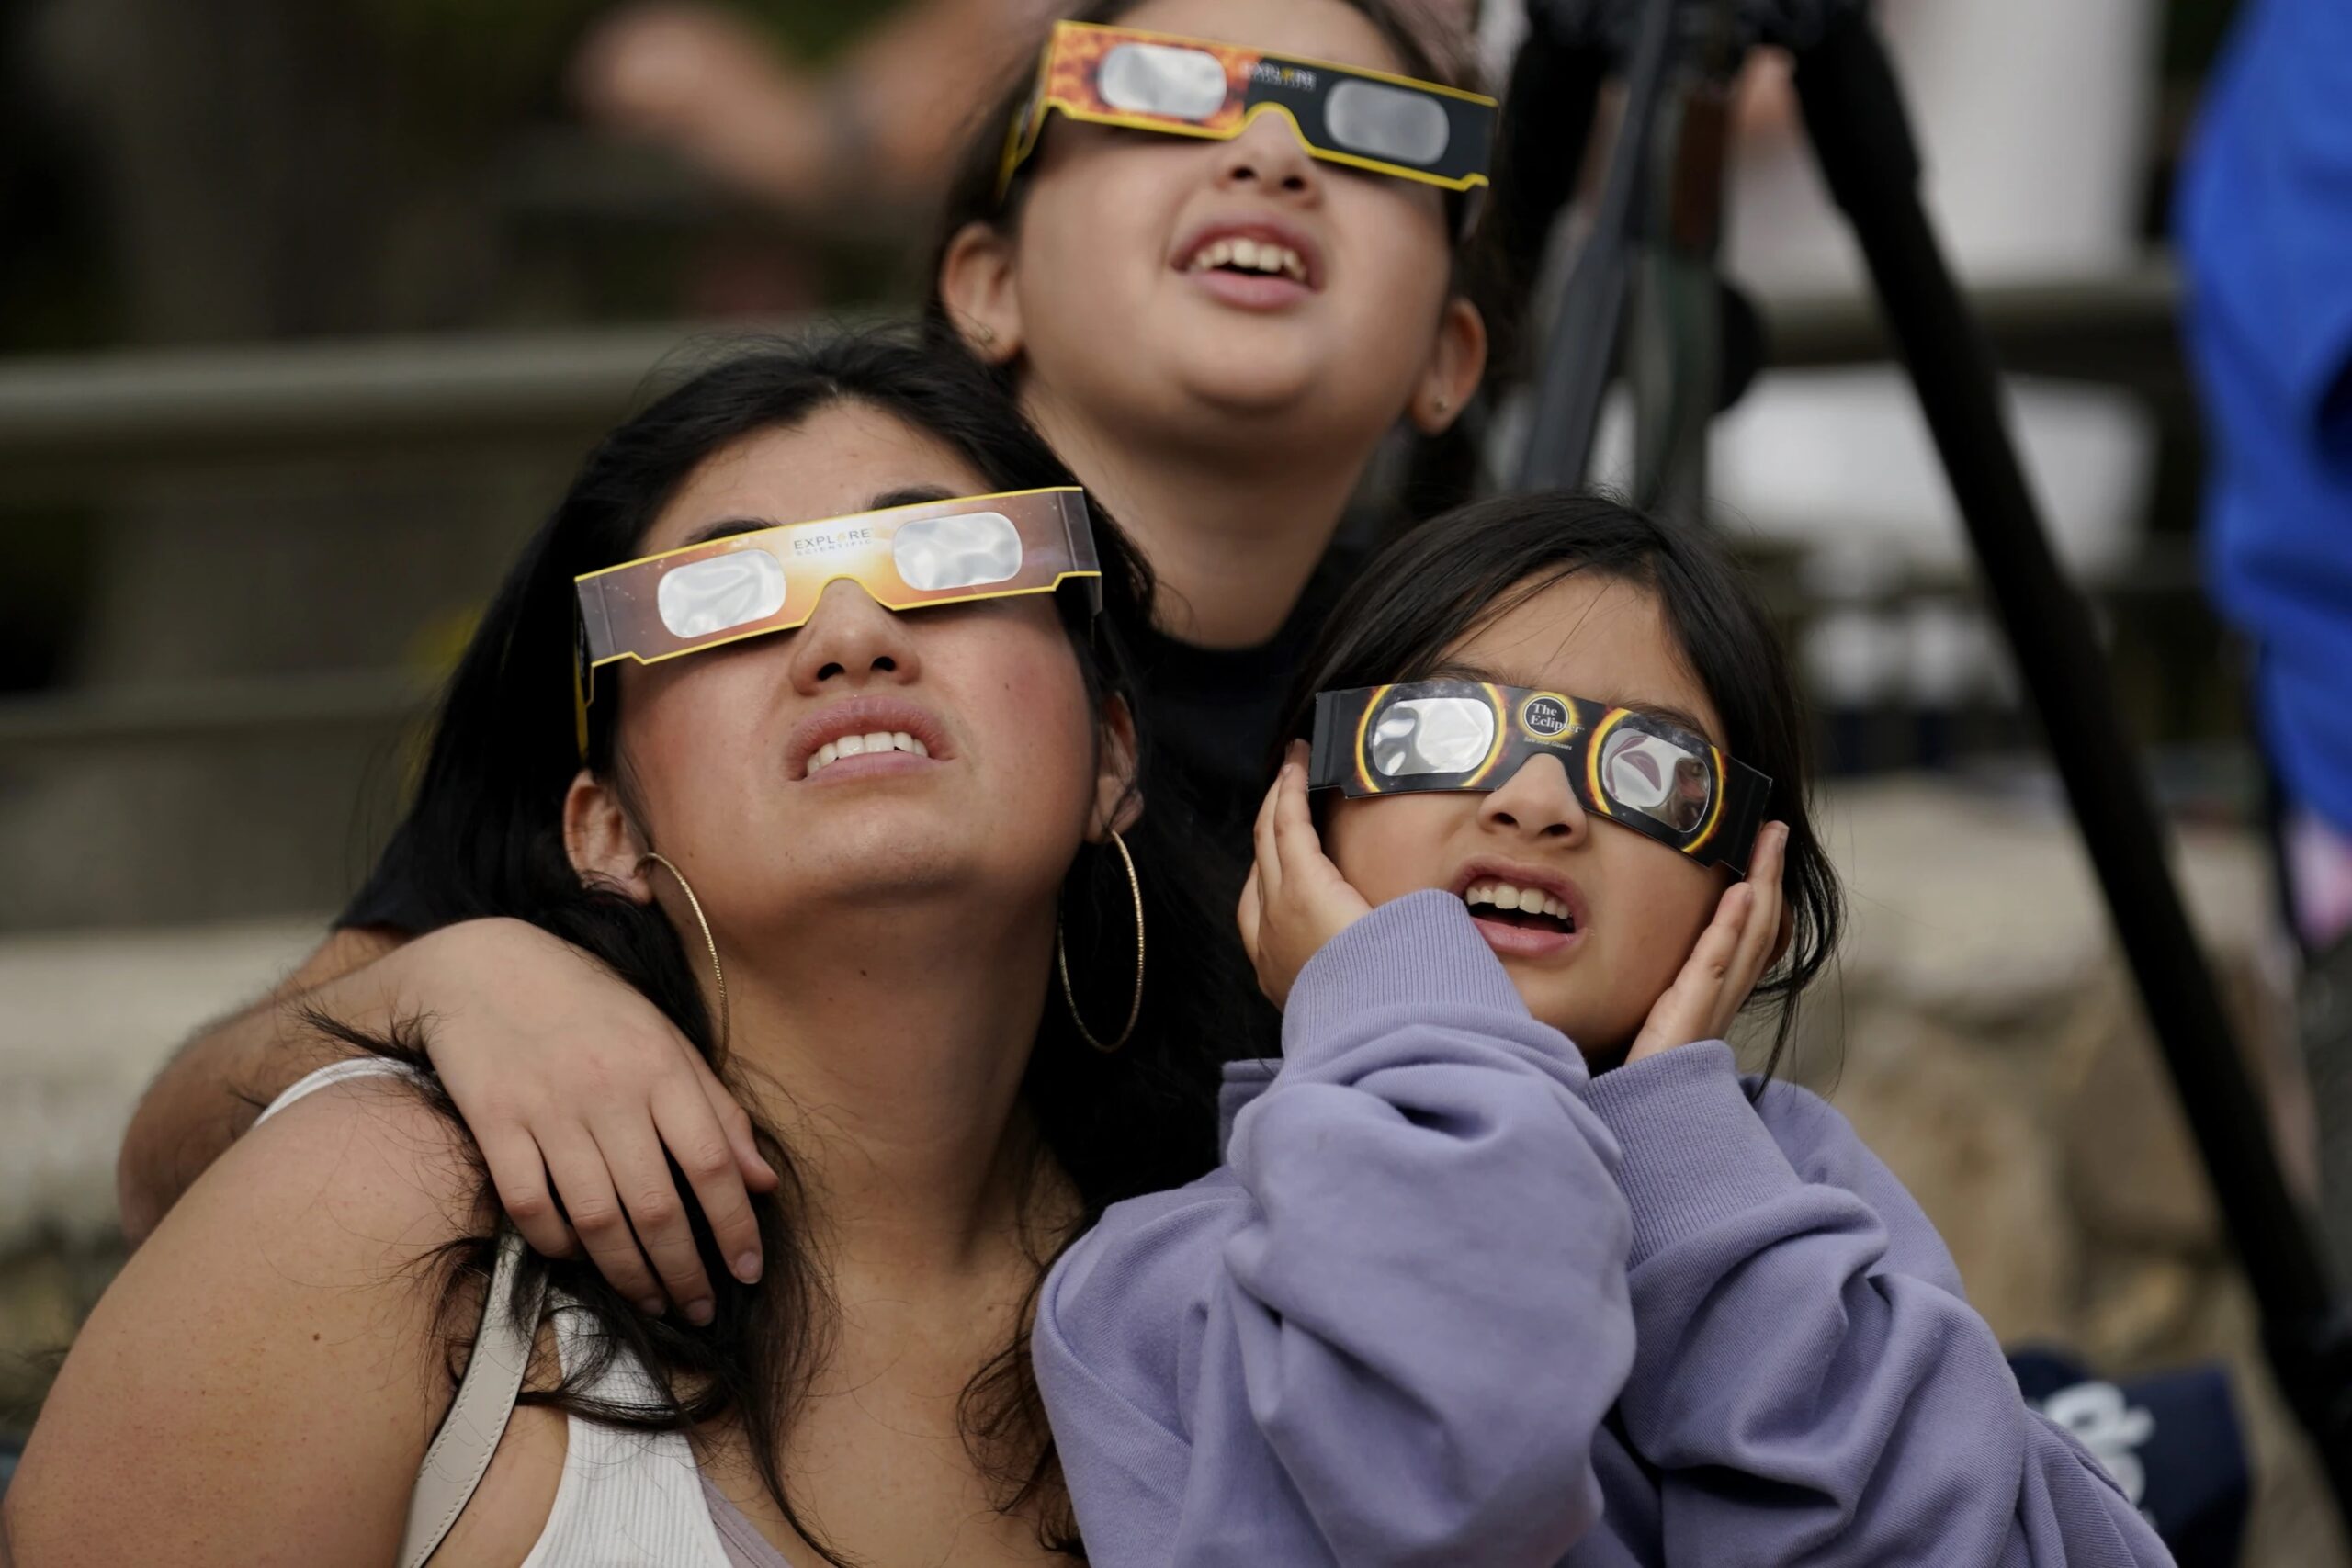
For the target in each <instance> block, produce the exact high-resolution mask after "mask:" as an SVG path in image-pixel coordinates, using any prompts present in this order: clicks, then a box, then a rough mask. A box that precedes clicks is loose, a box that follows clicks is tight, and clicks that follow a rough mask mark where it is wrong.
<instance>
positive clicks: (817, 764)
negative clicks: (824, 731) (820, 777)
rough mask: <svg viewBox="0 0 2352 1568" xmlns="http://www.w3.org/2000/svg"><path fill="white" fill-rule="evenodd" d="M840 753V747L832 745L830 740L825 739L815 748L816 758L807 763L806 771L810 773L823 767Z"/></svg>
mask: <svg viewBox="0 0 2352 1568" xmlns="http://www.w3.org/2000/svg"><path fill="white" fill-rule="evenodd" d="M841 754H842V749H841V748H840V747H838V746H836V745H834V744H833V743H832V742H831V741H830V740H828V741H826V742H825V743H824V744H823V745H822V746H820V747H818V748H817V756H816V759H815V760H814V761H811V762H810V763H809V772H810V773H815V772H816V771H817V770H818V769H819V768H821V767H823V766H824V765H825V764H826V763H828V762H830V761H832V760H833V759H834V758H836V757H838V756H840V755H841Z"/></svg>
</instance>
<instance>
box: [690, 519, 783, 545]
mask: <svg viewBox="0 0 2352 1568" xmlns="http://www.w3.org/2000/svg"><path fill="white" fill-rule="evenodd" d="M782 526H784V525H782V524H780V523H778V522H776V521H775V519H773V518H769V517H722V518H720V519H719V520H718V522H716V523H706V524H704V525H702V526H701V527H699V528H697V529H695V531H694V532H693V533H691V534H689V535H687V536H685V539H684V542H683V543H681V544H679V545H676V546H674V547H673V548H676V549H681V550H683V549H688V548H691V547H694V546H695V545H707V544H708V543H710V542H711V541H712V540H713V539H726V538H731V537H733V536H735V535H737V534H758V533H762V532H764V531H765V530H767V529H770V528H780V527H782Z"/></svg>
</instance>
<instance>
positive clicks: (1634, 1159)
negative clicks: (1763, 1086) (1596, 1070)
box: [1585, 1041, 1804, 1264]
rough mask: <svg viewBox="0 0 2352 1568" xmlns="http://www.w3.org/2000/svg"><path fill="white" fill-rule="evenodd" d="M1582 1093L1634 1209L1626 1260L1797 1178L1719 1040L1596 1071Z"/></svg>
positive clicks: (1797, 1182) (1797, 1183)
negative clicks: (1618, 1157) (1613, 1151)
mask: <svg viewBox="0 0 2352 1568" xmlns="http://www.w3.org/2000/svg"><path fill="white" fill-rule="evenodd" d="M1585 1098H1586V1103H1588V1104H1589V1105H1590V1106H1591V1108H1592V1111H1593V1113H1594V1114H1595V1115H1597V1116H1599V1117H1600V1120H1601V1122H1603V1124H1605V1125H1606V1126H1607V1127H1608V1129H1609V1130H1610V1132H1611V1133H1613V1134H1616V1137H1617V1144H1618V1146H1619V1148H1620V1149H1622V1150H1623V1155H1624V1163H1623V1165H1622V1166H1621V1167H1620V1168H1619V1169H1618V1173H1617V1174H1618V1180H1619V1182H1620V1184H1621V1185H1623V1188H1624V1190H1625V1198H1626V1201H1627V1202H1628V1203H1629V1204H1630V1205H1631V1206H1632V1208H1633V1211H1634V1247H1633V1254H1632V1257H1631V1258H1630V1259H1629V1262H1630V1263H1633V1264H1639V1263H1641V1262H1643V1261H1644V1260H1645V1259H1646V1258H1650V1257H1653V1256H1654V1255H1656V1254H1657V1253H1658V1252H1660V1251H1663V1250H1664V1249H1665V1248H1667V1247H1671V1246H1673V1245H1674V1244H1675V1243H1677V1242H1679V1241H1681V1240H1683V1239H1684V1238H1685V1237H1687V1236H1691V1235H1697V1234H1698V1233H1700V1232H1701V1231H1703V1230H1705V1229H1707V1228H1708V1227H1709V1226H1711V1225H1713V1224H1716V1223H1717V1222H1718V1221H1721V1220H1724V1219H1726V1218H1728V1217H1730V1216H1732V1215H1735V1214H1738V1213H1742V1212H1744V1211H1746V1210H1748V1209H1751V1208H1754V1207H1756V1206H1757V1205H1758V1204H1759V1203H1762V1202H1765V1201H1769V1200H1770V1199H1772V1198H1775V1197H1777V1196H1779V1195H1780V1194H1781V1193H1783V1192H1789V1191H1792V1190H1795V1189H1797V1188H1799V1187H1802V1186H1803V1185H1804V1182H1803V1180H1802V1179H1800V1178H1799V1177H1798V1176H1797V1173H1796V1171H1795V1169H1794V1168H1792V1166H1791V1165H1790V1164H1789V1161H1788V1156H1785V1155H1783V1154H1782V1153H1781V1145H1779V1144H1778V1143H1776V1142H1774V1141H1773V1137H1772V1133H1771V1129H1770V1128H1769V1127H1767V1126H1766V1125H1765V1124H1764V1120H1763V1118H1762V1117H1760V1116H1758V1115H1757V1114H1756V1110H1755V1107H1753V1106H1751V1105H1750V1104H1749V1103H1748V1102H1747V1091H1746V1089H1744V1088H1743V1087H1742V1085H1741V1083H1740V1080H1739V1071H1738V1068H1737V1066H1736V1064H1735V1063H1734V1061H1733V1059H1732V1054H1731V1047H1730V1046H1728V1045H1726V1044H1724V1043H1722V1042H1721V1041H1708V1042H1706V1043H1703V1044H1696V1045H1678V1046H1676V1047H1675V1048H1674V1049H1673V1050H1671V1051H1667V1052H1663V1053H1661V1054H1659V1055H1656V1056H1652V1057H1649V1058H1647V1059H1646V1060H1644V1061H1640V1062H1635V1063H1633V1064H1632V1065H1630V1066H1623V1067H1619V1068H1617V1069H1616V1070H1615V1071H1613V1072H1608V1073H1603V1074H1601V1075H1600V1077H1597V1078H1595V1079H1593V1081H1592V1086H1591V1088H1590V1089H1587V1090H1586V1092H1585Z"/></svg>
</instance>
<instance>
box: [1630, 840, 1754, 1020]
mask: <svg viewBox="0 0 2352 1568" xmlns="http://www.w3.org/2000/svg"><path fill="white" fill-rule="evenodd" d="M1755 902H1756V900H1755V897H1754V892H1753V890H1752V889H1751V888H1749V887H1748V886H1747V884H1746V883H1740V884H1738V885H1736V886H1733V887H1732V888H1730V889H1729V890H1727V891H1726V892H1725V893H1724V896H1723V899H1722V901H1721V902H1720V903H1718V904H1717V905H1716V906H1715V918H1714V919H1712V920H1710V921H1708V922H1707V929H1706V930H1705V931H1701V932H1700V933H1699V940H1698V942H1695V943H1694V944H1692V946H1691V956H1690V958H1689V959H1687V960H1685V961H1684V963H1683V965H1682V971H1681V973H1680V974H1679V975H1677V976H1675V977H1674V984H1673V985H1671V986H1668V987H1667V989H1666V994H1665V995H1664V996H1662V997H1660V998H1658V999H1657V1006H1656V1007H1653V1008H1652V1009H1650V1016H1649V1018H1648V1019H1647V1020H1646V1021H1645V1022H1644V1023H1643V1025H1642V1032H1641V1033H1640V1035H1639V1036H1637V1037H1636V1038H1635V1039H1634V1048H1633V1050H1632V1051H1631V1052H1629V1053H1628V1054H1627V1055H1626V1058H1625V1059H1626V1060H1627V1061H1629V1062H1635V1061H1640V1060H1641V1059H1642V1058H1644V1057H1645V1056H1654V1055H1657V1054H1658V1053H1659V1052H1661V1051H1668V1050H1671V1049H1673V1048H1674V1047H1675V1046H1677V1045H1688V1044H1690V1043H1691V1042H1692V1041H1694V1040H1706V1039H1712V1038H1713V1035H1714V1032H1715V1030H1714V1017H1715V1009H1716V1003H1717V1002H1718V1001H1719V1000H1720V998H1722V996H1723V992H1724V976H1726V975H1727V974H1728V973H1729V972H1730V969H1731V964H1732V961H1733V959H1734V958H1735V957H1736V955H1737V953H1738V951H1739V939H1740V935H1741V933H1742V931H1744V930H1745V929H1746V927H1747V915H1748V911H1749V910H1750V909H1751V908H1753V907H1754V905H1755Z"/></svg>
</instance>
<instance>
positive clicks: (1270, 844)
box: [1250, 775, 1283, 903]
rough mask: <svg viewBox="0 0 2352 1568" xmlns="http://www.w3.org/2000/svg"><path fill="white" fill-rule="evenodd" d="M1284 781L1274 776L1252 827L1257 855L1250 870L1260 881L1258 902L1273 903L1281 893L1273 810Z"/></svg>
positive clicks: (1251, 837) (1281, 792) (1279, 858)
mask: <svg viewBox="0 0 2352 1568" xmlns="http://www.w3.org/2000/svg"><path fill="white" fill-rule="evenodd" d="M1282 795H1283V781H1282V778H1281V776H1280V775H1276V777H1275V779H1274V782H1273V785H1272V787H1271V788H1269V789H1268V790H1267V791H1266V798H1265V800H1264V802H1263V803H1262V804H1261V805H1260V806H1259V807H1258V820H1257V821H1256V822H1255V823H1254V824H1252V825H1251V827H1250V841H1251V843H1252V844H1254V845H1255V846H1256V849H1257V852H1258V859H1257V863H1256V864H1254V865H1252V866H1251V867H1250V871H1251V872H1252V874H1255V875H1256V876H1257V877H1258V878H1259V889H1258V891H1259V896H1260V897H1261V901H1263V902H1265V903H1272V901H1273V900H1274V899H1275V898H1276V897H1279V896H1280V895H1281V893H1282V887H1283V876H1282V871H1283V867H1282V856H1281V854H1280V853H1279V852H1277V851H1276V849H1275V847H1274V807H1275V805H1276V803H1277V802H1279V801H1280V800H1281V799H1282Z"/></svg>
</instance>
